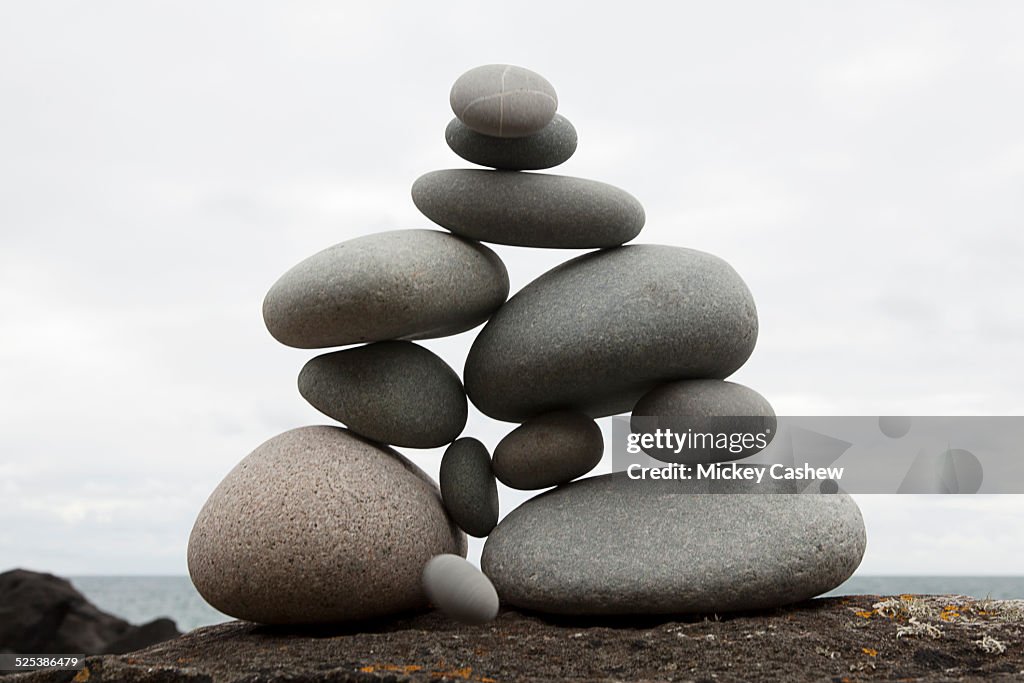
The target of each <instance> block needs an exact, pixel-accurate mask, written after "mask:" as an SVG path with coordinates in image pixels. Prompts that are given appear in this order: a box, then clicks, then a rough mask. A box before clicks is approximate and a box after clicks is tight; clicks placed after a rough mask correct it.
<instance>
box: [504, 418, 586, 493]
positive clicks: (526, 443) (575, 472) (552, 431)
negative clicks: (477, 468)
mask: <svg viewBox="0 0 1024 683" xmlns="http://www.w3.org/2000/svg"><path fill="white" fill-rule="evenodd" d="M603 454H604V437H602V436H601V428H600V427H598V426H597V423H596V422H594V420H593V419H591V418H590V417H588V416H586V415H584V414H583V413H575V412H571V411H560V412H555V413H546V414H544V415H538V416H537V417H535V418H532V419H530V420H528V421H527V422H526V423H525V424H523V425H520V426H519V427H517V428H516V429H514V430H512V431H511V432H510V433H509V434H508V435H506V436H505V438H504V439H502V440H501V442H500V443H499V444H498V446H497V447H496V448H495V449H494V463H493V469H494V474H495V476H497V477H498V480H499V481H500V482H501V483H502V484H504V485H505V486H509V487H511V488H514V489H520V490H524V491H530V490H537V489H546V488H548V487H549V486H558V485H559V484H565V483H567V482H570V481H572V480H573V479H575V478H577V477H582V476H583V475H584V474H586V473H587V472H589V471H590V470H592V469H594V468H595V467H597V464H598V463H599V462H601V456H602V455H603Z"/></svg>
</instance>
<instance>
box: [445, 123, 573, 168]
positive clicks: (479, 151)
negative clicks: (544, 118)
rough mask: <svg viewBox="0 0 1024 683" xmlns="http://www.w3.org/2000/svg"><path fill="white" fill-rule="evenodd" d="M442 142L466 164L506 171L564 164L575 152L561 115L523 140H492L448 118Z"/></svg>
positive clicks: (568, 125) (569, 127)
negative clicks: (449, 120) (466, 162)
mask: <svg viewBox="0 0 1024 683" xmlns="http://www.w3.org/2000/svg"><path fill="white" fill-rule="evenodd" d="M444 139H445V141H446V142H447V143H448V146H449V147H450V148H451V150H452V151H453V152H455V153H456V154H458V155H459V156H460V157H462V158H463V159H465V160H466V161H468V162H470V163H474V164H479V165H480V166H490V167H491V168H497V169H502V170H506V171H538V170H540V169H544V168H553V167H555V166H558V165H559V164H562V163H565V162H566V161H568V160H569V158H570V157H571V156H572V155H573V153H574V152H575V151H576V142H577V137H576V129H575V128H574V127H573V125H572V124H571V123H569V120H568V119H566V118H565V117H564V116H560V115H558V114H555V118H553V119H551V123H549V124H548V125H546V126H544V128H542V129H541V130H540V131H539V132H537V133H534V134H533V135H528V136H526V137H524V138H496V137H492V136H490V135H483V134H481V133H477V132H476V131H475V130H473V129H472V128H470V127H469V126H467V125H466V124H464V123H462V122H461V121H459V120H458V119H452V120H451V122H450V123H449V124H448V127H447V128H446V129H445V131H444Z"/></svg>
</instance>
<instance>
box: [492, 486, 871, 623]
mask: <svg viewBox="0 0 1024 683" xmlns="http://www.w3.org/2000/svg"><path fill="white" fill-rule="evenodd" d="M624 477H625V474H624V473H618V474H614V475H603V476H600V477H592V478H588V479H582V480H580V481H576V482H573V483H571V484H568V485H566V486H563V487H559V488H557V489H554V490H553V491H549V492H547V493H543V494H541V495H540V496H538V497H536V498H533V499H532V500H530V501H527V502H526V503H524V504H523V505H521V506H520V507H518V508H516V509H515V510H513V511H512V512H511V513H509V514H508V516H506V517H505V518H504V519H503V520H502V521H501V523H500V524H499V525H498V526H497V528H495V530H494V531H493V532H491V535H490V536H489V537H488V539H487V543H486V545H485V546H484V551H483V557H482V560H481V567H482V568H483V571H484V573H485V574H487V576H488V577H490V579H491V581H492V582H493V583H494V585H495V587H496V588H497V590H498V595H499V596H500V597H501V600H502V602H503V603H506V604H509V605H514V606H516V607H523V608H529V609H534V610H539V611H542V612H550V613H557V614H581V615H582V614H676V613H722V612H730V611H736V610H749V609H761V608H768V607H777V606H781V605H786V604H789V603H793V602H798V601H801V600H805V599H807V598H811V597H813V596H815V595H819V594H821V593H824V592H826V591H828V590H831V589H832V588H835V587H836V586H838V585H839V584H841V583H842V582H843V581H845V580H846V579H847V578H848V577H849V576H850V575H851V574H853V572H854V570H855V569H856V568H857V566H858V564H859V563H860V560H861V557H862V556H863V554H864V548H865V543H866V537H865V532H864V522H863V519H862V517H861V514H860V510H859V509H858V508H857V505H856V503H854V502H853V499H851V498H850V497H849V496H847V495H846V494H836V495H829V496H824V495H786V494H756V493H754V494H743V493H731V494H730V493H720V494H715V495H687V494H678V493H671V492H670V491H672V490H673V488H674V487H675V486H676V485H677V482H672V481H651V480H645V481H627V480H625V479H624ZM728 488H729V487H724V490H728Z"/></svg>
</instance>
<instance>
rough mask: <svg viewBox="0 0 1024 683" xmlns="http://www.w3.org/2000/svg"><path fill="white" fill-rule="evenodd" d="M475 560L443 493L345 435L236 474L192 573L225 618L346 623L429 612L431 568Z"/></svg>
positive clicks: (334, 430) (405, 465)
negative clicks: (443, 558) (426, 586)
mask: <svg viewBox="0 0 1024 683" xmlns="http://www.w3.org/2000/svg"><path fill="white" fill-rule="evenodd" d="M443 553H453V554H458V555H465V554H466V537H465V535H464V534H463V533H462V532H461V531H460V530H459V529H458V527H456V526H455V525H454V524H453V523H452V521H451V520H450V519H449V518H448V515H447V514H446V513H445V511H444V507H443V506H442V505H441V495H440V492H439V491H438V489H437V486H436V485H435V484H434V482H433V481H431V480H430V477H428V476H427V475H426V474H425V473H424V472H423V471H422V470H420V469H419V468H418V467H416V465H414V464H413V463H411V462H410V461H409V460H407V459H406V458H404V457H402V456H401V455H400V454H398V453H397V452H395V451H393V450H391V449H389V448H386V447H384V446H380V445H378V444H375V443H372V442H370V441H367V440H365V439H362V438H360V437H358V436H356V435H354V434H352V433H351V432H349V431H348V430H345V429H342V428H340V427H302V428H299V429H293V430H291V431H288V432H285V433H284V434H281V435H279V436H276V437H274V438H273V439H270V440H269V441H267V442H266V443H264V444H263V445H262V446H260V447H259V448H257V449H256V450H255V451H253V452H252V453H251V454H250V455H248V456H247V457H246V458H244V459H243V460H242V461H241V462H240V463H238V465H237V466H236V467H235V468H234V469H233V470H231V472H230V473H228V475H227V476H226V477H225V478H224V480H223V481H222V482H221V483H220V485H219V486H217V488H216V490H214V492H213V493H212V494H211V495H210V498H209V500H207V501H206V505H204V506H203V509H202V511H201V512H200V513H199V518H198V519H197V520H196V523H195V526H194V527H193V529H192V535H191V537H190V538H189V544H188V568H189V574H191V576H192V582H193V583H194V584H195V586H196V588H197V589H198V590H199V592H200V594H202V596H203V597H204V598H205V599H206V601H207V602H209V603H210V604H211V605H213V606H214V607H216V608H217V609H219V610H220V611H221V612H224V613H225V614H228V615H230V616H233V617H236V618H238V619H245V620H248V621H256V622H262V623H267V624H300V623H319V622H342V621H352V620H358V619H366V618H370V617H380V616H385V615H388V614H393V613H395V612H400V611H402V610H407V609H413V608H419V607H424V606H426V603H427V599H426V595H425V594H424V592H423V587H422V584H421V574H422V572H423V566H424V565H425V564H426V563H427V561H428V560H430V558H432V557H434V556H435V555H439V554H443Z"/></svg>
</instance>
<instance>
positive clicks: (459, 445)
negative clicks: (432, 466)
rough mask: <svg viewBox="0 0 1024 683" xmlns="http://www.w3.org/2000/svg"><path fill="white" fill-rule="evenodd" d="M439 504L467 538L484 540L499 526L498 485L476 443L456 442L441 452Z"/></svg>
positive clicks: (488, 458)
mask: <svg viewBox="0 0 1024 683" xmlns="http://www.w3.org/2000/svg"><path fill="white" fill-rule="evenodd" d="M438 479H439V481H440V484H441V500H442V501H444V507H445V509H446V510H448V514H449V515H451V517H452V519H453V520H455V523H456V524H458V525H459V527H460V528H461V529H462V530H463V531H465V532H466V533H467V534H469V535H470V536H477V537H479V538H483V537H484V536H486V535H487V534H489V533H491V529H493V528H494V525H495V524H497V523H498V485H497V483H496V482H495V480H494V472H493V471H492V470H491V455H490V453H488V452H487V447H486V446H484V445H483V444H482V443H480V441H478V440H477V439H473V438H470V437H465V438H462V439H458V440H457V441H455V442H454V443H452V445H450V446H449V447H448V449H447V450H446V451H445V452H444V457H443V458H441V471H440V474H439V475H438Z"/></svg>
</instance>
